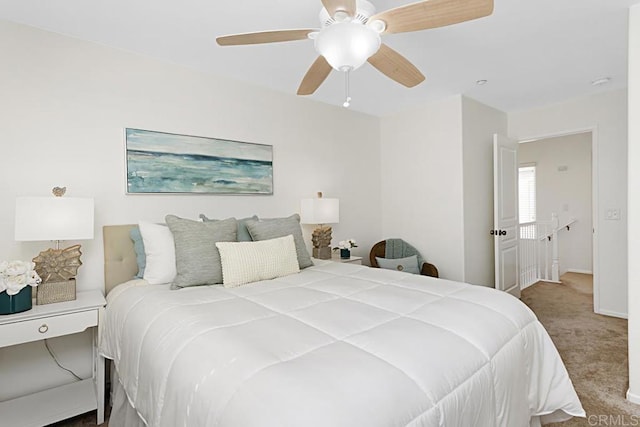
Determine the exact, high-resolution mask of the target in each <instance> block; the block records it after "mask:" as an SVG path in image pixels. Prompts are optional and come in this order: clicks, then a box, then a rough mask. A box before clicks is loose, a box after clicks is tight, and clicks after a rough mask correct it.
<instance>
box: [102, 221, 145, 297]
mask: <svg viewBox="0 0 640 427" xmlns="http://www.w3.org/2000/svg"><path fill="white" fill-rule="evenodd" d="M133 227H135V225H134V224H126V225H105V226H104V227H102V237H103V239H104V290H105V293H107V294H108V293H109V291H111V289H113V288H114V287H116V286H117V285H119V284H120V283H124V282H126V281H128V280H131V279H132V278H133V276H135V275H136V274H137V273H138V263H137V261H136V252H135V251H134V250H133V241H132V240H131V237H129V232H130V231H131V229H132V228H133Z"/></svg>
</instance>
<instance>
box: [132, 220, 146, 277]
mask: <svg viewBox="0 0 640 427" xmlns="http://www.w3.org/2000/svg"><path fill="white" fill-rule="evenodd" d="M129 237H131V240H133V250H134V251H135V252H136V262H137V263H138V274H136V275H135V276H133V277H134V278H136V279H142V277H143V276H144V269H145V267H146V266H147V256H146V255H145V253H144V242H143V241H142V234H140V227H138V226H137V225H136V226H135V227H133V228H132V229H131V231H129Z"/></svg>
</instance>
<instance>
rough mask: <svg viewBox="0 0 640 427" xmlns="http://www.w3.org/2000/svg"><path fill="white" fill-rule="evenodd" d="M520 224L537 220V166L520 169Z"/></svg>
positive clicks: (526, 166)
mask: <svg viewBox="0 0 640 427" xmlns="http://www.w3.org/2000/svg"><path fill="white" fill-rule="evenodd" d="M518 193H519V201H518V207H519V209H520V224H522V223H525V222H534V221H535V220H536V166H535V165H525V166H520V168H518Z"/></svg>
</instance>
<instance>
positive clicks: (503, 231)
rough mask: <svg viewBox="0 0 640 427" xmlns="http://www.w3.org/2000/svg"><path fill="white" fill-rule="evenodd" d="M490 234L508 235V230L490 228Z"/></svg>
mask: <svg viewBox="0 0 640 427" xmlns="http://www.w3.org/2000/svg"><path fill="white" fill-rule="evenodd" d="M489 234H491V235H492V236H506V235H507V230H490V231H489Z"/></svg>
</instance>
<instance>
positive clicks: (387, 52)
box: [368, 44, 425, 87]
mask: <svg viewBox="0 0 640 427" xmlns="http://www.w3.org/2000/svg"><path fill="white" fill-rule="evenodd" d="M368 61H369V64H371V65H373V66H374V67H376V68H377V69H378V71H380V72H381V73H382V74H384V75H385V76H387V77H389V78H390V79H392V80H395V81H397V82H398V83H400V84H402V85H405V86H406V87H414V86H416V85H419V84H420V83H422V82H423V81H424V79H425V77H424V76H423V75H422V73H421V72H420V70H418V69H417V68H416V67H415V65H413V64H412V63H411V62H409V61H408V60H407V59H406V58H405V57H404V56H402V55H400V54H399V53H398V52H396V51H395V50H393V49H391V48H390V47H389V46H387V45H386V44H382V45H380V49H379V50H378V52H377V53H376V54H374V55H373V56H372V57H371V58H369V59H368Z"/></svg>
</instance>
